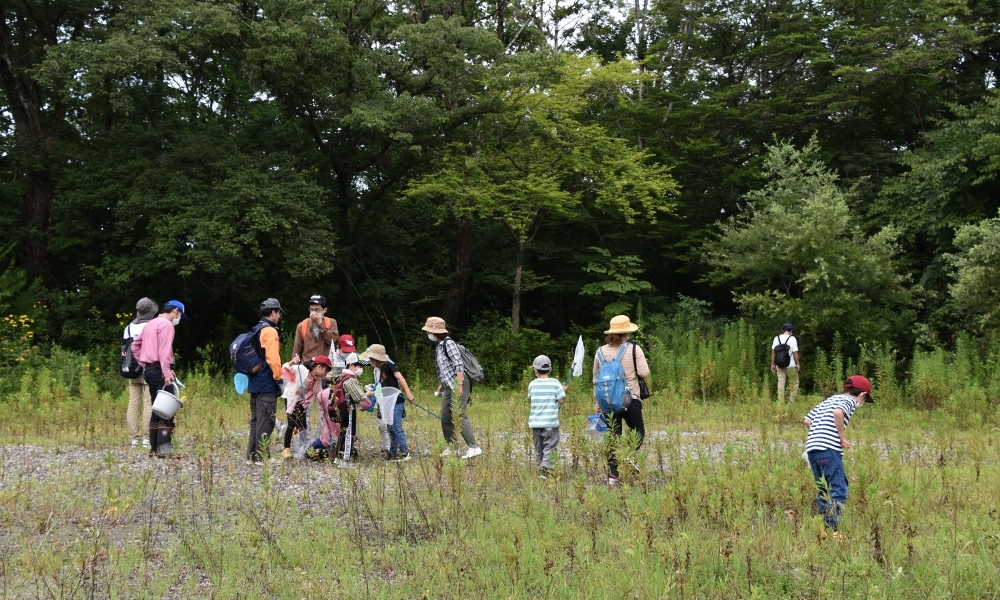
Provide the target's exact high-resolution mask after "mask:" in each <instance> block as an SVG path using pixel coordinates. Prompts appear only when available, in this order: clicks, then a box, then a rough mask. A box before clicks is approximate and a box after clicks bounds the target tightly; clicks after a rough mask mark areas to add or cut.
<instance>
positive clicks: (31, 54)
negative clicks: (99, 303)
mask: <svg viewBox="0 0 1000 600" xmlns="http://www.w3.org/2000/svg"><path fill="white" fill-rule="evenodd" d="M105 8H106V7H105ZM107 18H108V15H107V13H102V12H101V8H100V7H99V6H98V5H97V3H96V2H94V3H86V2H79V3H66V5H58V6H53V3H50V2H29V1H28V0H21V1H20V2H12V1H0V85H2V86H3V93H4V96H5V97H6V98H5V99H6V101H7V106H6V107H4V108H5V109H6V110H7V111H8V112H9V114H10V115H11V117H12V118H13V121H14V131H15V134H16V136H17V140H18V148H17V151H16V152H15V153H14V156H13V159H14V163H15V164H16V165H19V167H21V168H23V171H24V173H25V187H26V189H25V192H24V196H23V198H22V218H23V222H24V224H25V225H27V226H28V235H27V237H26V238H25V240H24V266H25V268H26V269H27V271H28V274H29V275H30V276H32V277H33V278H34V277H44V276H45V273H46V268H45V261H46V257H47V253H48V247H49V236H50V235H51V232H50V231H49V219H50V218H51V214H52V199H53V197H54V195H55V184H54V183H53V181H52V168H53V160H54V159H53V152H54V150H55V145H56V143H57V142H58V141H59V137H60V136H61V134H62V130H63V126H64V124H65V122H66V110H67V109H66V104H65V102H64V100H63V99H62V98H61V95H62V93H63V92H64V91H65V82H58V83H56V84H55V87H56V88H57V89H55V90H52V89H49V87H48V86H43V85H42V84H40V83H39V82H38V81H37V80H36V76H37V72H38V71H39V70H40V63H41V61H42V60H43V59H44V57H45V56H46V55H47V53H48V52H49V50H50V49H51V48H52V47H54V46H56V45H58V44H59V43H60V42H61V41H62V40H65V39H66V33H67V32H68V33H69V36H68V38H69V39H70V40H74V39H76V38H77V37H78V36H79V35H80V34H81V33H82V32H83V30H84V28H85V26H86V25H87V24H88V23H94V22H95V21H97V20H101V19H107ZM105 22H106V21H105Z"/></svg>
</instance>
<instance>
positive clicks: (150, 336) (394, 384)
mask: <svg viewBox="0 0 1000 600" xmlns="http://www.w3.org/2000/svg"><path fill="white" fill-rule="evenodd" d="M308 308H309V316H308V317H307V318H305V319H303V320H302V321H301V322H300V323H299V324H298V325H297V326H296V327H295V335H294V341H293V346H292V359H291V360H290V361H288V362H286V363H282V362H281V347H280V343H281V342H280V339H279V336H278V330H277V325H278V322H279V321H280V320H281V318H282V317H283V316H284V314H285V311H284V309H283V308H282V307H281V303H280V302H279V301H278V300H277V299H275V298H268V299H266V300H264V301H263V302H262V303H261V304H260V321H259V322H258V323H257V324H256V325H255V326H254V327H253V328H252V329H251V331H250V335H251V336H253V345H254V348H255V349H257V352H258V353H259V355H260V359H261V361H260V363H261V366H260V368H259V369H257V370H256V371H255V372H252V373H246V374H245V376H246V382H247V383H246V391H248V392H249V394H250V402H249V404H250V407H249V408H250V421H249V429H250V431H249V436H248V442H247V452H246V460H247V462H249V463H257V462H260V461H262V460H264V459H266V458H269V457H270V440H271V439H272V435H273V434H274V432H275V428H276V426H278V421H277V418H276V416H277V406H278V398H279V396H280V397H281V398H283V399H284V400H285V414H286V424H285V425H284V426H283V427H282V428H281V429H282V431H281V435H280V437H281V441H282V443H283V450H282V457H283V458H292V457H293V453H292V449H291V446H292V441H293V439H294V437H295V436H296V434H297V433H304V432H306V431H307V430H308V418H307V411H308V410H309V408H310V406H312V405H313V403H315V405H316V406H317V407H318V408H317V410H316V412H317V413H318V426H319V435H318V436H317V437H316V439H315V440H312V441H311V443H310V444H309V448H308V450H307V455H308V456H310V457H312V458H322V457H325V456H330V455H333V456H334V457H335V458H340V459H345V460H351V459H352V458H354V457H356V456H357V444H355V443H353V442H354V441H355V440H356V437H357V423H358V410H359V408H360V409H361V410H362V411H372V412H376V416H377V417H379V418H378V426H379V432H380V437H381V440H380V441H381V445H382V452H383V455H384V457H385V458H386V459H388V460H401V461H405V460H409V459H410V453H409V447H408V445H407V441H406V432H405V431H404V429H403V419H404V418H405V415H406V404H405V403H406V402H410V403H413V402H414V395H413V392H412V390H411V389H410V387H409V384H408V383H407V381H406V378H405V377H404V376H403V373H402V372H401V371H400V369H399V368H398V367H397V366H396V364H395V363H394V362H393V361H392V359H391V358H389V355H388V354H387V352H386V349H385V347H384V346H383V345H381V344H372V345H371V346H369V347H368V348H367V349H366V350H365V351H364V352H363V353H362V354H360V355H359V354H358V352H357V349H356V347H355V340H354V337H353V336H351V335H350V334H342V335H341V334H340V333H339V331H338V327H337V321H336V320H334V319H333V318H331V317H329V316H327V311H328V307H327V302H326V299H325V298H324V297H323V296H320V295H314V296H311V297H310V298H309V301H308ZM158 310H159V307H158V306H157V304H156V302H155V301H153V300H151V299H150V298H142V299H141V300H139V302H138V303H137V304H136V318H135V319H134V320H133V321H132V322H131V323H129V324H128V326H127V327H126V328H125V331H124V333H123V337H124V339H125V343H124V344H123V361H124V360H125V359H126V358H131V356H129V357H126V356H125V354H126V352H125V349H127V351H128V352H129V353H131V355H133V356H134V360H135V362H137V363H138V365H140V366H141V369H142V372H141V375H137V376H134V377H130V379H129V403H128V410H127V422H128V428H129V436H130V438H131V445H132V447H133V448H136V447H139V446H140V445H141V446H142V447H143V448H146V449H148V450H149V451H150V453H151V454H153V455H155V456H157V457H161V458H162V457H166V456H171V455H173V453H174V449H173V444H172V443H171V436H172V433H173V429H174V420H173V418H170V419H164V418H162V417H160V416H159V415H157V414H156V413H155V412H153V411H152V404H153V399H155V397H156V395H157V394H158V393H159V392H160V390H164V389H167V388H171V386H173V385H174V384H175V383H176V378H175V375H174V373H173V370H172V369H173V365H174V353H173V341H174V327H176V326H177V325H178V324H179V323H181V322H182V321H184V320H187V313H186V310H185V307H184V304H183V303H182V302H180V301H178V300H170V301H169V302H167V303H166V304H165V305H164V310H163V312H161V313H160V314H158V315H157V311H158ZM423 331H424V332H425V333H426V334H427V336H428V338H430V340H431V341H432V342H433V343H434V346H435V364H436V367H437V374H438V380H439V385H438V388H437V391H436V392H435V395H436V396H440V397H441V414H440V418H441V430H442V434H443V435H444V438H445V440H446V442H447V443H448V444H449V446H448V447H447V448H446V449H445V451H444V454H445V455H448V454H451V453H452V452H453V450H452V448H453V447H454V446H455V444H456V443H457V441H458V437H457V435H456V431H455V426H454V422H453V418H454V417H455V416H457V421H458V423H459V424H460V433H461V436H462V438H463V439H464V441H465V443H466V445H467V446H468V447H467V449H466V451H465V452H464V453H463V454H462V458H464V459H468V458H474V457H476V456H479V455H481V454H482V453H483V451H482V449H481V448H480V447H479V445H478V444H477V443H476V437H475V433H474V432H473V430H472V423H471V421H470V420H469V416H468V405H469V398H470V395H471V392H472V380H471V379H470V378H469V377H466V374H465V365H464V362H463V359H462V355H461V353H460V352H459V346H458V344H457V343H456V342H455V340H453V339H452V338H451V335H450V334H449V332H448V329H447V327H446V324H445V322H444V320H442V319H440V318H438V317H430V318H428V319H427V322H426V324H425V325H424V327H423ZM123 364H124V362H123ZM366 366H368V367H371V369H372V375H373V377H372V383H371V384H368V385H365V384H363V383H362V382H361V378H362V376H363V375H364V370H365V367H366ZM383 389H385V390H389V389H393V390H399V393H398V395H397V396H396V398H395V400H394V401H392V400H390V401H389V402H382V403H378V402H377V400H378V398H379V396H380V394H381V395H384V394H382V390H383ZM383 408H384V410H385V411H386V412H387V413H389V412H391V417H389V418H382V417H381V415H380V414H379V413H380V411H381V410H382V409H383ZM454 412H457V415H454V414H453V413H454ZM140 414H141V415H142V421H141V423H142V424H143V425H140V420H139V419H140ZM147 429H148V434H147V433H146V430H147ZM348 438H350V439H348ZM347 448H350V450H347ZM345 451H347V452H348V454H347V456H345V455H344V453H345Z"/></svg>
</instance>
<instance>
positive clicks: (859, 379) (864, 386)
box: [844, 375, 875, 404]
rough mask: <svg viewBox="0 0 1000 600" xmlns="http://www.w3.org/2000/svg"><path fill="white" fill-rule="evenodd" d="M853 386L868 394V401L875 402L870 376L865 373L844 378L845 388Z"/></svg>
mask: <svg viewBox="0 0 1000 600" xmlns="http://www.w3.org/2000/svg"><path fill="white" fill-rule="evenodd" d="M851 388H854V389H856V390H861V391H862V392H864V393H866V394H868V402H871V403H872V404H874V403H875V399H874V398H872V382H871V381H868V378H867V377H865V376H864V375H851V376H850V377H848V378H847V379H846V380H844V389H845V390H849V389H851Z"/></svg>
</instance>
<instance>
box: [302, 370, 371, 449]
mask: <svg viewBox="0 0 1000 600" xmlns="http://www.w3.org/2000/svg"><path fill="white" fill-rule="evenodd" d="M345 363H346V366H345V368H344V370H343V372H342V373H341V374H340V377H338V378H337V382H336V383H335V384H334V385H333V387H331V388H327V389H325V390H323V392H322V393H320V394H319V399H320V414H321V415H322V418H323V429H322V431H321V433H320V437H319V439H317V440H315V441H314V442H313V444H312V447H311V448H310V450H309V452H308V455H309V457H310V458H314V459H315V458H321V457H322V456H323V455H324V453H329V452H330V451H331V450H333V454H334V457H337V456H343V452H344V447H345V445H346V440H347V436H348V435H350V436H352V437H351V442H352V443H351V455H350V457H349V458H350V459H355V458H357V456H358V447H357V444H356V441H357V435H358V414H357V407H358V405H361V406H362V407H363V408H365V410H367V409H368V408H369V407H370V406H371V400H370V399H369V398H368V397H367V396H366V395H365V391H364V389H362V387H361V383H359V382H358V377H360V376H361V375H362V374H363V373H364V367H362V366H361V361H359V360H358V355H357V354H355V353H353V352H352V353H351V354H349V355H348V356H347V357H346V358H345ZM331 392H332V393H331ZM348 424H350V431H347V426H348Z"/></svg>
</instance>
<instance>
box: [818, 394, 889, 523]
mask: <svg viewBox="0 0 1000 600" xmlns="http://www.w3.org/2000/svg"><path fill="white" fill-rule="evenodd" d="M871 391H872V383H871V382H870V381H868V378H867V377H864V376H862V375H851V376H850V377H848V378H847V381H845V382H844V391H843V392H842V393H840V394H837V395H835V396H830V397H829V398H827V399H826V400H824V401H822V402H820V403H819V405H818V406H816V408H814V409H812V410H811V411H809V413H808V414H807V415H806V416H805V424H806V427H808V428H809V435H808V436H807V437H806V458H807V460H808V461H809V468H810V469H812V472H813V477H814V478H815V479H816V487H817V489H818V493H817V494H816V508H817V510H819V512H820V514H822V515H823V522H824V524H825V525H826V527H827V528H829V529H833V531H834V533H833V535H834V537H838V534H837V526H838V524H839V521H840V512H841V510H842V509H843V506H844V503H845V502H847V474H846V473H844V449H845V448H850V447H851V444H850V443H848V441H847V433H846V430H847V424H848V423H849V422H850V420H851V415H852V414H854V411H855V410H857V409H858V407H859V406H861V405H862V404H864V403H865V401H866V400H867V401H868V402H874V400H872V398H871Z"/></svg>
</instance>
